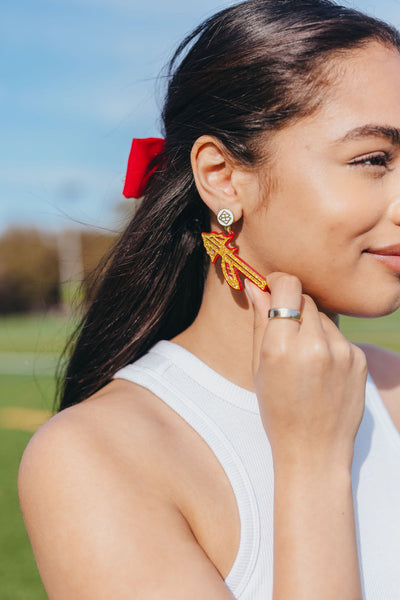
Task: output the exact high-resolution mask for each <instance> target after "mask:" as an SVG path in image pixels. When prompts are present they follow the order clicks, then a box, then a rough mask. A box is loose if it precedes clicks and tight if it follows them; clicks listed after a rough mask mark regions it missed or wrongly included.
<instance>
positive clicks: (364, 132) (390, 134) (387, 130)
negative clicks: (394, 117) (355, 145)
mask: <svg viewBox="0 0 400 600" xmlns="http://www.w3.org/2000/svg"><path fill="white" fill-rule="evenodd" d="M367 137H380V138H386V139H388V140H389V141H390V142H391V143H392V144H393V145H394V146H400V129H397V127H390V126H386V125H373V124H368V125H362V126H361V127H356V128H355V129H351V130H350V131H348V132H347V133H346V134H345V135H344V136H343V137H341V138H339V139H337V140H335V141H334V142H333V143H334V144H342V143H344V142H350V141H354V140H360V139H363V138H367Z"/></svg>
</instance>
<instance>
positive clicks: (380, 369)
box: [358, 344, 400, 390]
mask: <svg viewBox="0 0 400 600" xmlns="http://www.w3.org/2000/svg"><path fill="white" fill-rule="evenodd" d="M358 346H359V347H360V348H361V349H362V350H363V351H364V353H365V355H366V357H367V363H368V371H369V372H370V374H371V376H372V378H373V380H374V381H375V383H376V385H377V387H378V388H384V389H393V390H394V389H397V388H399V387H400V354H398V353H397V352H394V351H393V350H388V349H387V348H382V347H380V346H374V345H372V344H358Z"/></svg>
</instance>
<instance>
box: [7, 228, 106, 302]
mask: <svg viewBox="0 0 400 600" xmlns="http://www.w3.org/2000/svg"><path fill="white" fill-rule="evenodd" d="M115 238H116V235H115V234H110V233H103V232H101V233H100V232H97V231H89V230H81V231H80V232H77V231H76V230H67V231H64V232H61V234H58V235H56V234H54V233H48V232H40V231H38V230H36V229H32V228H12V229H9V230H7V231H6V232H5V233H4V234H3V235H2V236H1V237H0V313H17V312H28V311H40V310H45V309H48V308H52V307H55V308H61V306H62V304H63V302H62V300H63V295H64V293H66V292H65V290H68V294H67V295H68V302H70V303H71V302H76V301H80V300H83V299H84V298H85V296H86V294H87V279H88V278H89V277H90V275H91V273H92V272H93V271H94V270H95V267H96V266H97V265H98V263H99V262H100V261H101V258H102V257H103V255H104V254H105V253H106V252H107V250H108V249H109V247H110V246H111V245H112V243H113V242H114V240H115ZM71 240H72V241H71ZM60 247H61V248H62V252H60ZM60 255H61V258H62V257H63V258H62V260H60ZM62 262H63V264H61V263H62ZM82 280H83V285H82V287H81V288H79V284H80V282H81V281H82ZM60 281H61V285H60ZM70 282H72V285H69V284H70ZM78 289H80V291H81V294H80V295H78V296H77V293H78V292H77V290H78ZM71 290H73V291H74V290H75V292H76V293H74V292H73V293H71ZM64 301H65V297H64Z"/></svg>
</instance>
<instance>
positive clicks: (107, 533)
mask: <svg viewBox="0 0 400 600" xmlns="http://www.w3.org/2000/svg"><path fill="white" fill-rule="evenodd" d="M167 408H168V407H167ZM175 426H176V425H175V421H174V420H173V419H171V418H170V415H169V413H168V411H167V410H165V409H164V407H163V404H162V402H160V401H159V400H158V399H157V398H156V397H155V396H153V394H151V393H150V392H149V391H147V390H145V389H143V388H141V387H140V386H136V385H134V384H131V383H130V382H125V381H121V380H115V381H113V382H112V383H110V384H109V385H108V386H106V387H105V388H103V389H102V390H100V391H99V392H98V393H97V394H95V395H94V396H92V397H91V398H88V399H87V400H85V401H83V402H82V403H80V404H78V405H75V406H72V407H70V408H67V409H65V410H64V411H62V412H61V413H59V414H57V415H55V416H54V417H53V418H52V419H50V421H48V422H47V423H46V424H45V425H44V426H43V427H42V428H41V429H40V430H39V431H38V432H37V433H36V434H35V435H34V436H33V438H32V439H31V441H30V443H29V444H28V446H27V448H26V450H25V453H24V455H23V457H22V460H21V465H20V471H19V478H18V489H19V494H20V503H21V509H22V513H23V516H24V520H25V524H26V527H27V530H28V534H29V537H30V540H31V544H32V548H33V551H34V554H35V558H36V561H37V564H38V567H39V571H40V574H41V576H42V579H43V582H44V584H45V588H46V591H47V593H48V594H49V598H58V599H60V600H63V599H64V598H65V599H66V598H70V597H75V595H76V594H75V592H76V590H77V589H80V590H83V589H85V593H86V594H87V596H86V595H85V598H86V597H88V598H89V597H90V598H98V599H100V598H109V597H112V596H115V597H118V598H121V599H122V598H130V597H132V596H131V594H132V589H138V590H139V587H140V591H141V593H140V594H139V593H138V598H139V597H140V598H142V597H143V598H150V597H155V596H156V595H157V592H156V588H157V586H159V589H161V590H163V591H164V592H165V594H164V596H163V597H165V598H172V597H174V598H178V597H179V598H181V597H182V598H183V597H184V595H179V594H178V595H174V594H175V593H176V589H175V587H174V585H175V584H174V581H173V580H172V579H171V577H170V574H171V573H172V572H179V577H182V578H183V579H184V580H185V581H186V585H187V586H189V588H190V590H189V589H187V590H186V591H188V594H187V596H189V597H190V596H191V594H192V593H193V592H194V589H192V588H191V586H192V585H195V582H197V585H199V581H200V579H199V578H200V573H201V572H203V571H204V570H205V571H206V572H207V573H209V577H208V578H207V582H208V583H207V585H208V584H210V585H211V586H212V587H213V586H214V585H216V586H217V587H218V586H219V585H220V584H221V582H220V581H219V579H218V577H217V573H216V571H215V568H214V567H213V566H212V565H211V563H209V561H208V560H205V555H203V553H202V551H201V549H200V548H199V546H198V544H197V543H196V541H195V539H194V537H193V534H192V532H191V529H190V527H189V525H188V523H187V521H186V519H185V518H184V516H183V514H182V512H181V510H180V509H179V507H178V505H177V502H176V490H174V489H173V487H172V484H171V482H173V481H175V480H177V481H178V482H179V481H180V480H181V478H180V473H179V468H180V466H179V464H180V463H179V461H178V460H177V456H178V449H177V448H176V446H177V443H176V436H174V427H175ZM179 455H180V456H182V451H181V448H179ZM171 473H172V474H175V477H172V475H171ZM189 556H190V557H191V558H190V559H189V558H188V557H189ZM185 557H186V558H187V559H188V560H189V563H190V565H191V569H189V571H191V575H185V573H184V572H183V567H184V565H185ZM181 566H182V569H181ZM185 578H186V579H185ZM210 582H211V583H210ZM212 582H214V583H212ZM205 585H206V584H205ZM138 586H139V587H138ZM142 592H143V593H142ZM216 597H219V596H216ZM222 597H225V594H222V595H221V598H222Z"/></svg>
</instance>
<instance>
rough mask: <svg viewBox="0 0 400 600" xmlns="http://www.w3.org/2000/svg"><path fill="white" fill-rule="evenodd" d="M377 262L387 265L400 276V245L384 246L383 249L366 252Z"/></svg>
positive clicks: (371, 249) (372, 249)
mask: <svg viewBox="0 0 400 600" xmlns="http://www.w3.org/2000/svg"><path fill="white" fill-rule="evenodd" d="M366 252H367V253H368V254H371V256H373V257H374V258H375V259H376V260H379V262H381V263H383V264H385V265H386V266H387V267H389V269H391V270H392V271H394V272H395V273H399V274H400V244H394V245H392V246H382V247H381V248H370V249H369V250H367V251H366Z"/></svg>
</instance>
